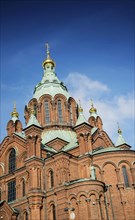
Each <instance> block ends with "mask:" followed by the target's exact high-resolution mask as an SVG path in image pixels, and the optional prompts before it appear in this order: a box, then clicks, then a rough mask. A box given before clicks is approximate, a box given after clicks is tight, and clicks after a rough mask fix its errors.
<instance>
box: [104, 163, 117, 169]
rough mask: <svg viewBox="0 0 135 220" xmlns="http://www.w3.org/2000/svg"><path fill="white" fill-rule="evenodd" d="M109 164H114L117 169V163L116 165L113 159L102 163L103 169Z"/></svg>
mask: <svg viewBox="0 0 135 220" xmlns="http://www.w3.org/2000/svg"><path fill="white" fill-rule="evenodd" d="M107 164H111V165H112V166H114V167H115V169H117V165H116V164H115V163H114V162H112V161H106V162H105V163H104V164H103V165H102V170H103V168H104V167H105V166H106V165H107Z"/></svg>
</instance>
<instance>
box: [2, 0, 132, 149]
mask: <svg viewBox="0 0 135 220" xmlns="http://www.w3.org/2000/svg"><path fill="white" fill-rule="evenodd" d="M134 8H135V5H134V1H130V0H128V1H124V0H123V1H118V0H117V1H111V0H110V1H109V0H108V1H96V0H95V1H94V0H93V1H85V0H84V1H83V0H82V1H81V0H80V1H76V0H73V1H57V0H56V1H55V0H54V1H40V0H39V1H32V0H31V1H30V0H29V1H7V0H3V1H1V90H0V116H1V118H0V123H1V131H0V132H1V134H0V140H2V139H3V138H4V136H5V135H6V125H7V122H8V121H9V120H10V118H11V116H10V113H11V112H12V110H13V102H14V100H15V101H16V103H17V110H18V112H19V114H20V120H21V121H22V123H23V125H24V126H25V124H24V118H23V115H24V106H25V104H27V102H28V101H29V100H30V99H31V98H32V93H33V91H34V86H35V85H36V84H37V83H38V82H40V80H41V78H42V76H43V69H42V61H43V60H44V58H45V57H46V52H45V46H44V45H45V43H46V42H49V44H50V51H51V56H52V58H53V59H54V60H55V61H56V73H57V76H58V78H59V79H60V80H62V81H64V82H65V84H66V85H67V87H68V89H69V92H70V94H71V95H72V96H74V97H75V98H76V100H77V101H78V99H81V103H82V107H83V108H84V114H85V117H86V118H88V116H89V112H88V111H89V108H90V101H89V100H90V99H91V98H92V99H93V100H94V104H95V107H96V108H97V111H98V114H99V115H100V116H101V118H102V119H103V124H104V130H105V131H107V132H108V134H109V135H110V137H111V139H112V140H113V142H116V139H117V121H118V122H119V124H120V127H121V129H122V131H123V136H124V138H125V140H126V141H127V143H128V144H130V145H132V146H134V122H135V121H134V104H135V103H134V99H135V97H134V26H135V23H134Z"/></svg>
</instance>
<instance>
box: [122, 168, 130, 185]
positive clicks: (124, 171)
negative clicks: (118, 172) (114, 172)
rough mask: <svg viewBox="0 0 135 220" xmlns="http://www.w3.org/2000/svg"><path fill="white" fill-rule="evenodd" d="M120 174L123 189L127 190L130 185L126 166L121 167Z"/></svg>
mask: <svg viewBox="0 0 135 220" xmlns="http://www.w3.org/2000/svg"><path fill="white" fill-rule="evenodd" d="M122 173H123V179H124V184H125V187H126V188H128V187H130V184H129V179H128V174H127V169H126V166H122Z"/></svg>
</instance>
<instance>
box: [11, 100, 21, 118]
mask: <svg viewBox="0 0 135 220" xmlns="http://www.w3.org/2000/svg"><path fill="white" fill-rule="evenodd" d="M11 116H12V120H13V121H16V120H17V119H18V117H19V114H18V112H17V111H16V102H14V110H13V112H11Z"/></svg>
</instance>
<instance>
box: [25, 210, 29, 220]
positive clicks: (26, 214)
mask: <svg viewBox="0 0 135 220" xmlns="http://www.w3.org/2000/svg"><path fill="white" fill-rule="evenodd" d="M24 220H28V212H27V211H25V212H24Z"/></svg>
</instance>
